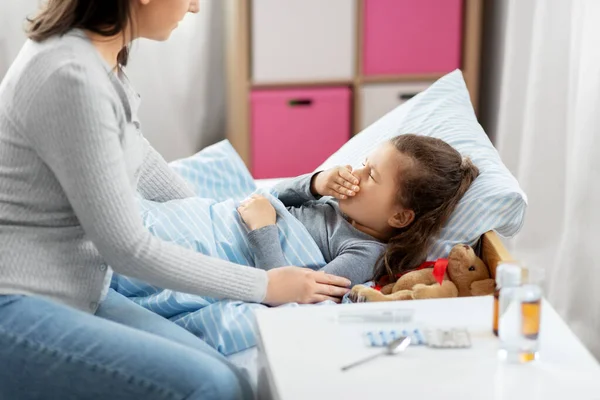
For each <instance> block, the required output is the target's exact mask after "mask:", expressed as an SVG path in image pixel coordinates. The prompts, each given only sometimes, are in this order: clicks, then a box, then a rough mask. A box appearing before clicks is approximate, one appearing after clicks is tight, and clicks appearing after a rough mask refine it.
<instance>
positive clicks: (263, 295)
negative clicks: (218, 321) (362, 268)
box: [0, 0, 349, 399]
mask: <svg viewBox="0 0 600 400" xmlns="http://www.w3.org/2000/svg"><path fill="white" fill-rule="evenodd" d="M197 3H198V1H197V0H194V1H191V0H49V1H47V2H46V5H45V6H44V7H43V9H42V10H41V11H40V13H39V14H38V15H37V16H36V17H35V18H33V20H31V21H30V26H29V32H28V33H29V37H30V40H29V41H28V42H27V43H26V44H25V46H24V48H23V49H22V51H21V53H20V54H19V56H18V57H17V59H16V60H15V62H14V64H13V65H12V67H11V68H10V70H9V72H8V73H7V75H6V77H5V78H4V80H3V82H2V84H1V86H0V243H2V246H1V247H0V362H1V363H2V365H4V366H10V368H0V398H15V399H17V398H18V399H28V398H40V397H43V398H60V399H70V398H73V399H96V398H98V399H104V398H111V399H126V398H144V399H166V398H169V399H171V398H186V399H196V398H202V399H212V398H215V399H217V398H218V399H230V398H231V399H233V398H244V397H249V396H251V394H250V391H249V387H248V383H247V382H246V381H245V380H244V378H243V377H242V376H241V375H240V374H239V373H238V371H236V369H235V367H233V366H231V365H230V364H228V363H227V361H226V360H225V359H224V358H223V357H222V356H220V355H219V354H218V353H217V352H215V351H214V350H212V349H210V348H208V347H207V346H206V345H205V344H204V343H203V342H202V341H201V340H200V339H198V338H196V337H195V336H193V335H191V334H190V333H189V332H187V331H185V330H183V329H181V328H179V327H178V326H176V325H175V324H172V323H171V322H169V321H167V320H164V319H162V318H161V317H159V316H157V315H154V314H152V313H150V312H148V311H146V310H144V309H142V308H141V307H139V306H137V305H135V304H134V303H132V302H130V301H128V300H127V299H125V298H124V297H122V296H120V295H118V294H117V293H116V292H114V291H112V290H109V282H110V276H111V267H112V268H114V270H115V271H117V272H118V273H122V274H125V275H129V276H132V277H136V278H139V279H142V280H145V281H147V282H149V283H152V284H155V285H158V286H161V287H166V288H169V289H173V290H177V291H183V292H188V293H192V294H198V295H209V296H216V297H223V298H232V299H240V300H245V301H254V302H263V303H266V304H281V303H285V302H290V301H298V302H303V303H311V302H318V301H322V300H326V299H333V300H337V299H338V298H339V297H340V296H342V295H344V294H345V293H346V292H347V288H346V287H347V286H348V285H349V282H348V281H347V280H345V279H343V278H338V277H334V276H330V275H326V274H323V273H316V272H312V271H309V270H304V269H300V268H296V267H286V268H280V269H274V270H271V271H268V272H265V271H263V270H260V269H253V268H247V267H242V266H238V265H234V264H231V263H228V262H224V261H221V260H216V259H211V258H208V257H206V256H203V255H200V254H197V253H194V252H191V251H189V250H186V249H183V248H181V247H178V246H176V245H172V244H169V243H165V242H161V241H160V240H158V239H157V238H154V237H152V236H151V235H150V234H149V233H148V232H147V231H146V230H145V229H144V227H143V225H142V222H141V218H140V216H139V215H138V211H137V209H136V205H135V201H134V197H135V191H136V190H137V191H138V192H139V193H140V194H141V195H142V196H144V197H145V198H147V199H152V200H155V201H166V200H170V199H177V198H183V197H187V196H192V195H193V193H192V192H191V191H190V189H189V188H188V187H187V186H186V184H185V182H183V181H182V179H181V178H179V177H178V176H177V175H175V174H174V173H173V172H172V171H171V170H170V169H169V167H168V166H167V164H166V163H165V161H164V160H163V159H162V158H161V157H160V156H159V155H158V154H157V153H156V151H154V150H153V149H152V148H151V146H150V145H149V144H148V142H147V141H145V139H143V137H142V135H141V133H140V132H139V131H138V127H139V124H137V120H136V109H137V102H138V98H137V95H136V94H135V92H134V91H133V90H132V89H131V87H130V86H129V83H128V81H127V79H126V77H125V75H124V73H123V71H122V68H121V67H122V66H124V65H126V63H127V57H128V51H127V46H128V44H129V43H130V42H131V41H132V40H134V39H136V38H140V37H144V38H148V39H153V40H165V39H167V38H168V37H169V36H170V34H171V32H172V30H173V29H174V28H175V27H176V26H177V24H178V22H179V21H181V19H182V18H183V17H184V15H185V14H186V13H187V12H188V11H190V12H197V10H198V4H197ZM108 265H110V266H111V267H108Z"/></svg>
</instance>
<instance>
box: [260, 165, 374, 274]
mask: <svg viewBox="0 0 600 400" xmlns="http://www.w3.org/2000/svg"><path fill="white" fill-rule="evenodd" d="M312 176H313V174H307V175H302V176H300V177H297V178H293V179H287V180H284V181H282V182H280V183H279V184H277V185H276V186H275V189H276V190H277V191H278V193H279V196H278V197H279V200H281V201H282V202H283V204H284V205H285V206H286V207H287V209H288V211H289V212H290V213H292V215H293V216H294V217H296V218H297V219H298V220H299V221H300V222H301V223H302V224H303V225H304V226H305V227H306V229H307V230H308V232H309V233H310V235H311V236H312V238H313V239H314V241H315V242H316V243H317V245H318V246H319V249H320V250H321V253H322V254H323V257H324V258H325V261H326V262H327V265H325V266H324V267H323V268H321V270H322V271H325V272H327V273H330V274H334V275H338V276H343V277H345V278H348V279H350V281H352V285H356V284H361V283H364V282H366V281H368V280H370V279H372V278H373V268H374V266H375V263H376V262H377V260H378V258H379V257H380V255H381V254H382V252H383V251H384V250H385V246H386V245H385V244H384V243H382V242H380V241H378V240H377V239H375V238H374V237H372V236H370V235H367V234H366V233H363V232H361V231H359V230H358V229H356V228H355V227H353V226H352V224H351V223H350V222H348V220H347V219H346V217H345V216H344V215H343V213H342V212H341V211H340V208H339V206H338V203H337V202H336V201H335V200H333V199H328V200H325V201H323V200H317V199H316V198H315V197H314V196H313V194H312V193H311V191H310V182H311V178H312ZM249 239H250V244H251V246H252V247H253V249H254V251H255V254H256V260H255V262H256V266H257V267H258V268H262V269H265V270H268V269H271V268H275V267H280V266H284V265H287V263H286V261H285V258H284V255H283V251H282V249H281V245H280V241H279V231H278V229H277V226H276V225H269V226H265V227H263V228H261V229H257V230H254V231H252V232H250V235H249Z"/></svg>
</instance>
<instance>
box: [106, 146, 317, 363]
mask: <svg viewBox="0 0 600 400" xmlns="http://www.w3.org/2000/svg"><path fill="white" fill-rule="evenodd" d="M171 165H172V167H173V168H174V169H175V170H176V171H177V172H178V173H180V174H181V175H182V176H183V177H184V178H186V179H187V180H188V181H189V182H190V183H192V185H193V187H194V190H195V192H196V193H197V195H198V197H195V198H189V199H182V200H174V201H170V202H166V203H154V202H151V201H147V200H141V199H140V201H139V204H140V209H141V213H142V217H143V220H144V224H145V226H146V227H147V228H148V229H149V230H150V231H151V232H152V234H154V235H155V236H157V237H160V238H161V239H163V240H167V241H170V242H174V243H177V244H178V245H180V246H184V247H187V248H190V249H193V250H195V251H198V252H201V253H204V254H207V255H210V256H213V257H218V258H221V259H225V260H230V261H232V262H235V263H237V264H242V265H248V266H249V268H251V267H253V266H254V265H255V264H254V253H253V251H252V249H251V248H250V247H249V244H248V240H247V233H248V231H247V229H246V227H245V225H244V224H243V222H242V221H241V220H240V217H239V215H238V213H237V211H236V208H237V205H238V204H239V201H241V200H242V199H244V198H246V197H248V196H249V195H250V194H252V193H253V192H258V193H261V194H263V195H264V196H266V197H268V198H269V199H270V201H271V203H272V204H273V206H274V207H275V209H276V210H277V226H278V228H279V233H280V235H279V236H280V241H281V247H282V249H283V253H284V256H285V258H286V260H287V261H288V264H289V265H297V266H303V267H309V268H313V269H318V268H320V267H322V266H323V265H325V260H324V259H323V256H322V254H321V252H320V250H319V248H318V247H317V245H316V243H315V242H314V240H313V239H312V237H311V236H310V234H309V233H308V231H307V230H306V228H305V227H304V226H303V225H302V224H301V223H300V222H299V221H298V220H297V219H296V218H294V217H293V216H292V215H291V214H290V213H289V212H288V211H287V210H286V208H285V206H284V205H283V204H282V203H281V202H280V201H279V200H278V199H277V198H276V193H271V192H269V191H265V190H262V191H261V190H259V191H257V190H256V185H255V183H254V180H253V179H252V176H251V175H250V173H249V172H248V170H247V168H246V167H245V165H244V163H243V162H242V160H241V159H240V158H239V156H238V154H237V153H236V152H235V150H234V149H233V147H231V145H230V144H229V142H228V141H223V142H220V143H217V144H216V145H214V146H211V147H209V148H206V149H204V150H203V151H201V152H200V153H198V154H196V155H195V156H193V157H190V158H188V159H184V160H181V161H177V162H175V163H173V164H171ZM112 287H113V288H114V289H115V290H117V291H118V292H119V293H121V294H123V295H125V296H127V297H129V298H130V299H131V300H132V301H134V302H136V303H138V304H140V305H141V306H143V307H145V308H147V309H149V310H151V311H153V312H155V313H157V314H160V315H162V316H163V317H165V318H168V319H170V320H171V321H173V322H175V323H177V324H179V325H181V326H182V327H184V328H186V329H187V330H189V331H191V332H192V333H194V334H195V335H197V336H198V337H200V338H202V339H203V340H205V341H206V342H207V343H208V344H210V345H211V346H213V347H214V348H216V349H217V350H218V351H220V352H221V353H223V354H225V355H229V354H233V353H236V352H239V351H242V350H245V349H247V348H249V347H252V346H254V345H255V344H256V335H255V330H254V315H253V312H254V310H256V309H259V308H265V306H263V305H260V304H252V303H244V302H240V301H230V300H221V301H219V300H215V299H212V298H207V297H200V296H193V295H188V294H184V293H178V292H173V291H171V290H166V289H162V288H158V287H154V286H151V285H148V284H146V283H144V282H141V281H139V280H136V279H132V278H128V277H124V276H120V275H115V276H114V278H113V282H112Z"/></svg>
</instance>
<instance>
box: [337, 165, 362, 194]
mask: <svg viewBox="0 0 600 400" xmlns="http://www.w3.org/2000/svg"><path fill="white" fill-rule="evenodd" d="M339 174H340V176H341V177H342V178H344V179H345V180H347V181H348V182H350V183H351V184H353V185H355V186H356V185H358V184H359V183H360V181H359V180H358V178H357V177H356V176H354V175H353V174H352V172H350V171H348V170H347V169H344V168H342V169H340V172H339ZM356 187H358V186H356ZM353 190H355V191H358V190H357V189H353Z"/></svg>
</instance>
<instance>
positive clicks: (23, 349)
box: [0, 289, 253, 400]
mask: <svg viewBox="0 0 600 400" xmlns="http://www.w3.org/2000/svg"><path fill="white" fill-rule="evenodd" d="M252 397H253V394H252V390H251V387H250V385H249V383H248V381H247V380H246V379H245V378H244V376H243V375H242V374H241V373H240V372H239V370H238V369H237V368H236V367H235V366H233V365H231V364H230V363H229V362H228V361H227V360H226V359H225V357H223V356H222V355H221V354H219V353H218V352H217V351H216V350H214V349H213V348H211V347H209V346H208V345H207V344H206V343H204V342H203V341H202V340H200V339H198V338H197V337H196V336H194V335H192V334H191V333H190V332H188V331H186V330H185V329H183V328H181V327H179V326H177V325H175V324H174V323H172V322H170V321H168V320H166V319H164V318H162V317H160V316H158V315H156V314H154V313H152V312H150V311H148V310H146V309H144V308H142V307H140V306H138V305H137V304H135V303H133V302H131V301H130V300H128V299H127V298H125V297H123V296H122V295H120V294H118V293H117V292H115V291H114V290H112V289H111V290H110V291H109V294H108V297H107V298H106V300H105V301H104V302H103V303H102V304H101V305H100V307H99V308H98V311H97V312H96V315H95V316H94V315H90V314H86V313H84V312H81V311H78V310H76V309H73V308H71V307H67V306H64V305H61V304H57V303H54V302H52V301H49V300H45V299H43V298H39V297H33V296H13V295H10V296H0V399H23V400H25V399H26V400H29V399H61V400H68V399H77V400H84V399H111V400H121V399H147V400H154V399H156V400H163V399H189V400H192V399H251V398H252Z"/></svg>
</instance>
